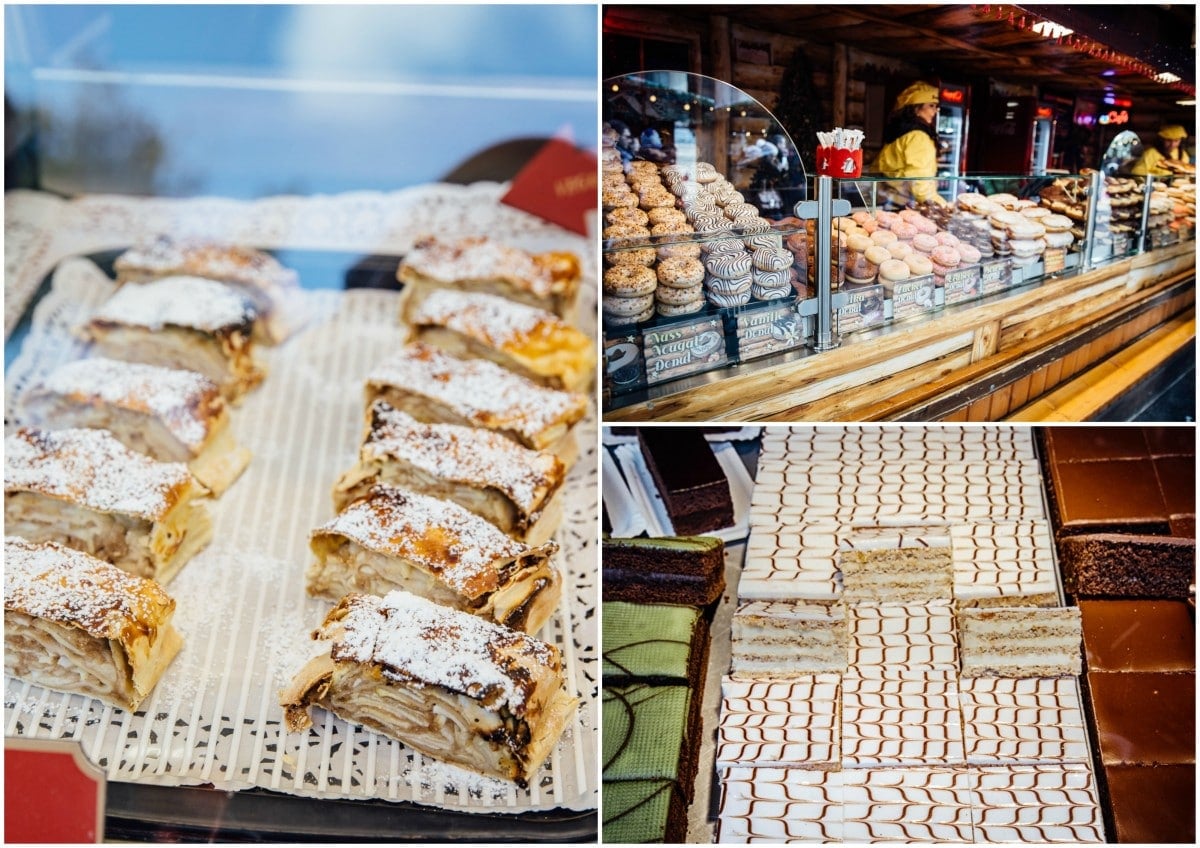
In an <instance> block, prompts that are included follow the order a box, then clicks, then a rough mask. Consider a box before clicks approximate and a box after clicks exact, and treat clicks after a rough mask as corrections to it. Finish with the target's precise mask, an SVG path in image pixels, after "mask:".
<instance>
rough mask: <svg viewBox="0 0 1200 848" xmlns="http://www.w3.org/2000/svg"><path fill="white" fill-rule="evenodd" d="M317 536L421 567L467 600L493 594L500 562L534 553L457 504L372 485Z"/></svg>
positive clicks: (317, 531)
mask: <svg viewBox="0 0 1200 848" xmlns="http://www.w3.org/2000/svg"><path fill="white" fill-rule="evenodd" d="M319 533H339V534H341V535H343V536H346V537H347V538H349V539H353V540H354V541H355V542H358V543H359V544H360V545H362V546H363V547H365V548H368V549H370V550H373V551H378V552H380V553H384V554H388V555H389V556H396V557H403V558H405V559H409V560H412V561H413V562H416V563H419V564H420V565H422V566H423V567H425V568H426V569H428V570H429V571H431V572H432V573H434V574H436V575H438V576H439V577H440V578H441V579H442V581H443V582H444V583H446V585H447V586H449V587H450V588H452V589H454V591H456V592H458V593H459V594H462V595H465V596H466V597H468V598H477V597H479V596H480V595H482V594H484V593H486V592H490V591H494V590H495V589H496V588H497V586H498V585H499V584H500V569H499V563H500V562H501V561H504V560H509V559H513V558H516V557H519V556H521V555H523V554H525V553H528V552H529V550H530V549H529V548H528V547H527V546H526V545H524V544H522V543H520V542H518V541H516V540H515V539H512V538H510V537H508V536H507V535H505V534H504V533H502V532H501V531H500V530H499V529H498V528H497V527H495V526H493V525H492V524H490V523H488V522H487V521H485V520H483V519H482V518H480V517H479V516H477V515H475V514H474V513H472V512H468V511H467V510H466V509H463V508H462V507H461V506H459V505H458V504H455V503H451V502H450V501H443V500H439V499H438V498H431V497H429V496H427V495H419V494H417V493H416V492H410V491H407V490H404V489H397V488H394V487H392V486H375V487H373V488H372V489H371V492H370V494H369V495H368V496H367V497H366V498H363V499H362V500H358V501H355V502H354V503H352V504H350V505H349V506H348V507H346V508H345V509H344V510H342V512H341V513H339V514H338V515H337V517H335V518H334V519H333V520H332V521H330V522H329V523H327V524H325V525H324V526H323V527H321V528H319V529H318V530H316V531H315V533H314V535H315V534H319Z"/></svg>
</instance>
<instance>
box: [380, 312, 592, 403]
mask: <svg viewBox="0 0 1200 848" xmlns="http://www.w3.org/2000/svg"><path fill="white" fill-rule="evenodd" d="M400 314H401V319H402V320H403V321H404V322H405V323H407V324H408V326H409V327H410V328H411V332H412V335H411V338H413V339H415V340H416V341H421V342H426V343H428V344H432V345H434V346H436V347H439V348H441V349H442V350H445V351H447V352H449V353H452V354H454V355H455V356H459V357H462V358H479V359H490V360H491V361H492V362H495V363H496V364H497V365H503V366H504V367H505V368H507V369H508V370H509V371H513V372H515V373H517V374H520V375H521V376H522V377H526V378H528V379H530V380H533V381H534V382H536V383H540V384H541V385H543V386H549V387H550V388H552V389H567V390H569V391H573V392H581V391H584V390H585V389H587V388H588V386H590V385H591V384H592V380H593V378H594V377H595V371H596V357H595V354H594V353H593V346H592V340H591V339H589V338H588V337H587V336H586V335H584V334H583V333H582V332H580V331H579V330H577V329H575V328H574V327H572V326H571V325H570V324H568V323H566V322H565V321H563V320H562V319H560V318H559V317H558V316H556V315H555V314H554V313H553V312H547V311H546V310H544V309H538V308H537V307H535V306H528V305H526V304H524V303H517V302H515V301H511V300H506V299H505V298H503V297H498V296H496V295H492V294H481V293H474V292H460V291H452V290H450V289H434V290H432V291H427V292H420V291H413V290H412V289H406V290H405V293H404V295H403V300H402V305H401V310H400Z"/></svg>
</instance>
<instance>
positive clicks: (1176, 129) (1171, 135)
mask: <svg viewBox="0 0 1200 848" xmlns="http://www.w3.org/2000/svg"><path fill="white" fill-rule="evenodd" d="M1158 137H1159V138H1165V139H1168V140H1172V139H1177V138H1178V139H1184V138H1187V130H1185V129H1184V128H1183V127H1181V126H1179V124H1171V125H1170V126H1169V127H1163V128H1162V129H1161V130H1159V131H1158Z"/></svg>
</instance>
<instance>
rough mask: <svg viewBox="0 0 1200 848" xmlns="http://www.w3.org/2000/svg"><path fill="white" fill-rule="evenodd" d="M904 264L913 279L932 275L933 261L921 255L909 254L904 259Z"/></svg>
mask: <svg viewBox="0 0 1200 848" xmlns="http://www.w3.org/2000/svg"><path fill="white" fill-rule="evenodd" d="M904 264H905V265H907V266H908V270H909V273H911V274H912V275H913V276H914V277H924V276H925V275H926V274H932V273H933V260H932V259H930V258H929V257H928V256H926V255H925V254H923V253H910V254H909V255H908V256H905V257H904Z"/></svg>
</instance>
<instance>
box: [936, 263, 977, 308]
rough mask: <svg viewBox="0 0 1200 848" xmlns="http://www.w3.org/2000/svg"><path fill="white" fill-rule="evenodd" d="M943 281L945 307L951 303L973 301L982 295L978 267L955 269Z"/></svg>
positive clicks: (969, 266) (970, 266)
mask: <svg viewBox="0 0 1200 848" xmlns="http://www.w3.org/2000/svg"><path fill="white" fill-rule="evenodd" d="M944 279H945V282H944V283H943V284H942V288H943V289H944V290H945V294H946V305H947V306H949V305H950V304H952V303H962V302H963V301H966V300H974V299H975V298H977V297H979V296H980V295H981V294H982V293H983V290H982V288H981V277H980V268H979V266H978V265H968V266H967V267H966V268H955V269H954V270H953V271H950V272H949V273H947V274H946V276H945V278H944Z"/></svg>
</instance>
